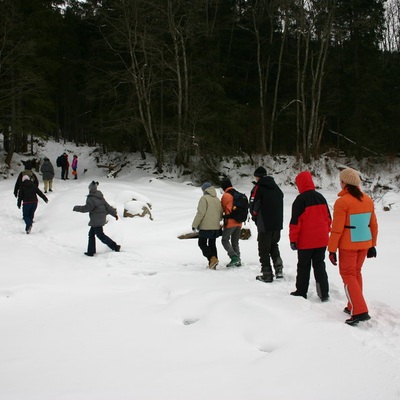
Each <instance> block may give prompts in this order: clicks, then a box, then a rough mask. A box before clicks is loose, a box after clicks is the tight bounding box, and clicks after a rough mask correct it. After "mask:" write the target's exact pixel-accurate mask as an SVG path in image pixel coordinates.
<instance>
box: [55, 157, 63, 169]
mask: <svg viewBox="0 0 400 400" xmlns="http://www.w3.org/2000/svg"><path fill="white" fill-rule="evenodd" d="M62 157H64V156H58V157H57V160H56V164H57V167H61V166H62Z"/></svg>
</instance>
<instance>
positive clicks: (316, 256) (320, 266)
mask: <svg viewBox="0 0 400 400" xmlns="http://www.w3.org/2000/svg"><path fill="white" fill-rule="evenodd" d="M295 181H296V185H297V188H298V190H299V193H300V194H299V195H298V196H297V197H296V199H295V200H294V202H293V204H292V216H291V219H290V224H289V240H290V247H291V249H292V250H297V260H298V261H297V277H296V291H294V292H291V293H290V294H291V295H292V296H301V297H304V298H305V299H306V298H307V291H308V285H309V282H310V271H311V265H312V267H313V270H314V277H315V282H316V286H317V294H318V297H319V298H320V299H321V301H327V300H329V283H328V275H327V273H326V267H325V252H326V247H327V245H328V240H329V232H330V227H331V222H332V221H331V213H330V212H329V207H328V203H327V202H326V199H325V197H324V196H323V195H322V194H321V193H319V192H317V191H316V190H315V185H314V182H313V179H312V176H311V173H310V172H309V171H303V172H300V173H299V174H298V175H297V176H296V179H295Z"/></svg>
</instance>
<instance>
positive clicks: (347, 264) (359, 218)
mask: <svg viewBox="0 0 400 400" xmlns="http://www.w3.org/2000/svg"><path fill="white" fill-rule="evenodd" d="M360 184H361V179H360V176H359V173H358V172H357V171H355V170H354V169H352V168H346V169H344V170H343V171H341V173H340V186H341V188H342V190H341V191H340V192H339V194H338V196H339V199H337V200H336V202H335V205H334V209H333V221H332V229H331V234H330V237H329V243H328V251H329V259H330V261H331V262H332V264H334V265H337V258H336V251H337V250H338V249H339V272H340V275H341V277H342V280H343V283H344V290H345V293H346V296H347V300H348V303H347V306H346V307H345V308H344V310H343V311H344V312H345V313H347V314H350V315H351V318H350V319H347V320H346V321H345V322H346V323H347V324H348V325H357V324H358V323H359V322H361V321H367V320H369V319H370V318H371V317H370V316H369V314H368V307H367V304H366V302H365V299H364V295H363V279H362V275H361V269H362V266H363V264H364V261H365V258H372V257H376V249H375V246H376V241H377V236H378V223H377V220H376V215H375V209H374V203H373V201H372V199H371V198H370V197H369V196H368V195H366V194H365V193H363V192H362V191H361V190H360V187H359V186H360Z"/></svg>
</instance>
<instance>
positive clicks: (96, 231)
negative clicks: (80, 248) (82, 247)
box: [87, 226, 117, 255]
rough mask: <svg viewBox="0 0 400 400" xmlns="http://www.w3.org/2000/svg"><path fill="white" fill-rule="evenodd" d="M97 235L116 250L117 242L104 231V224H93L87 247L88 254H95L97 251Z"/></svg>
mask: <svg viewBox="0 0 400 400" xmlns="http://www.w3.org/2000/svg"><path fill="white" fill-rule="evenodd" d="M96 236H97V237H98V238H99V240H101V241H102V242H103V243H104V244H106V245H107V246H108V247H109V248H110V249H111V250H115V249H116V248H117V243H115V242H114V241H113V240H112V239H110V238H109V237H108V236H107V235H106V234H105V233H104V232H103V227H102V226H96V227H93V226H92V227H91V228H90V230H89V241H88V247H87V252H88V254H90V255H93V254H94V253H96Z"/></svg>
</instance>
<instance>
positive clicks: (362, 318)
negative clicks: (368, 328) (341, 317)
mask: <svg viewBox="0 0 400 400" xmlns="http://www.w3.org/2000/svg"><path fill="white" fill-rule="evenodd" d="M369 319H371V317H370V316H369V314H368V313H362V314H357V315H353V316H352V317H351V318H349V319H346V321H345V322H346V324H347V325H353V326H354V325H358V323H359V322H361V321H368V320H369Z"/></svg>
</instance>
